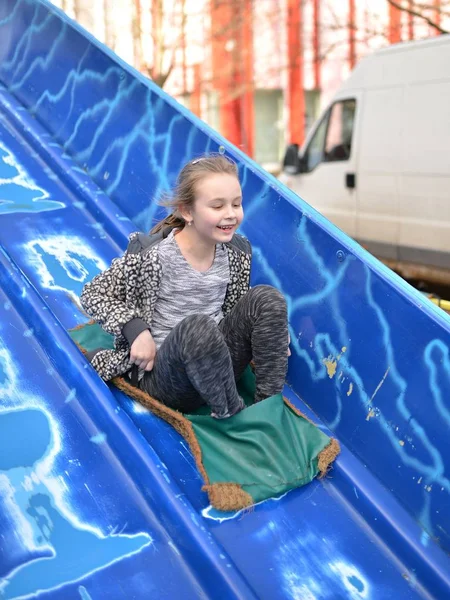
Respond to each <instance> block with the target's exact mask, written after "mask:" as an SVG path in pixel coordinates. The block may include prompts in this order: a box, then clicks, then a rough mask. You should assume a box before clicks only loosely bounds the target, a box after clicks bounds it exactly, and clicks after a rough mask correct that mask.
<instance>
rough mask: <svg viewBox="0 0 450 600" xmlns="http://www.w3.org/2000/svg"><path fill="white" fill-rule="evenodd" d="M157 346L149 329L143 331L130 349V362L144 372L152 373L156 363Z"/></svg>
mask: <svg viewBox="0 0 450 600" xmlns="http://www.w3.org/2000/svg"><path fill="white" fill-rule="evenodd" d="M155 356H156V344H155V342H154V340H153V338H152V334H151V333H150V331H149V330H148V329H145V330H144V331H142V332H141V333H140V334H139V335H138V336H137V338H136V339H135V340H134V342H133V343H132V344H131V348H130V360H131V362H132V363H134V364H135V365H137V366H138V367H139V368H140V369H143V370H144V371H151V370H152V369H153V364H154V362H155Z"/></svg>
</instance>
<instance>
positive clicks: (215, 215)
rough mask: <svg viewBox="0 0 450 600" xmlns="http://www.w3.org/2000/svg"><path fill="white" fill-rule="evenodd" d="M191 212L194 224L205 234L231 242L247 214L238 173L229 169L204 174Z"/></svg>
mask: <svg viewBox="0 0 450 600" xmlns="http://www.w3.org/2000/svg"><path fill="white" fill-rule="evenodd" d="M188 212H189V215H190V219H192V225H191V227H193V228H195V230H196V231H197V233H198V234H199V235H200V236H201V237H202V238H204V239H208V240H210V241H211V242H214V243H218V242H219V243H220V242H229V241H230V240H231V238H232V237H233V234H234V232H235V231H236V229H237V228H238V227H239V224H240V223H241V222H242V219H243V218H244V211H243V209H242V190H241V186H240V184H239V180H238V179H237V177H236V176H235V175H229V174H228V173H213V174H211V175H207V176H205V177H204V179H202V180H200V181H199V182H198V183H197V185H196V193H195V201H194V205H193V207H192V208H191V209H190V210H189V211H188ZM188 218H189V217H188Z"/></svg>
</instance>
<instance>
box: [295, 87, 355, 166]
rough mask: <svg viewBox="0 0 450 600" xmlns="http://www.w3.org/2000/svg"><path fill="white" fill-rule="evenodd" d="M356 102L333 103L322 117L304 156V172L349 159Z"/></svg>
mask: <svg viewBox="0 0 450 600" xmlns="http://www.w3.org/2000/svg"><path fill="white" fill-rule="evenodd" d="M355 114H356V100H355V99H354V98H349V99H346V100H340V101H339V102H335V103H334V104H333V105H332V106H331V107H330V109H329V110H328V111H327V112H326V114H325V115H324V117H323V119H322V121H321V123H320V124H319V126H318V127H317V129H316V132H315V133H314V135H313V137H312V138H311V140H310V142H309V144H308V147H307V148H306V151H305V154H304V163H305V166H306V169H305V170H306V171H307V172H309V171H312V170H313V169H315V168H316V167H317V165H319V164H320V163H322V162H336V161H345V160H348V159H349V158H350V155H351V149H352V138H353V126H354V122H355Z"/></svg>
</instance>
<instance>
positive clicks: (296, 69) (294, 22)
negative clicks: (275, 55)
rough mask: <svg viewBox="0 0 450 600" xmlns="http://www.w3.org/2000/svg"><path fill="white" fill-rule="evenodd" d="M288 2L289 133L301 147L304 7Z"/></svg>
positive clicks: (296, 2)
mask: <svg viewBox="0 0 450 600" xmlns="http://www.w3.org/2000/svg"><path fill="white" fill-rule="evenodd" d="M287 2H288V3H287V9H288V10H287V28H288V36H287V37H288V106H289V133H290V138H291V143H292V144H299V145H301V144H302V143H303V139H304V135H305V94H304V89H303V48H302V32H301V27H302V24H303V23H302V5H301V2H300V1H299V0H287Z"/></svg>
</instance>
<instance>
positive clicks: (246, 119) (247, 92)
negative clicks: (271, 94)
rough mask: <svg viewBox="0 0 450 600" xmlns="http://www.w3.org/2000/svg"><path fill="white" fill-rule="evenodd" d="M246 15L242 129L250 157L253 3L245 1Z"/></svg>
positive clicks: (244, 23)
mask: <svg viewBox="0 0 450 600" xmlns="http://www.w3.org/2000/svg"><path fill="white" fill-rule="evenodd" d="M243 8H244V14H243V20H242V35H241V40H242V49H241V56H243V57H244V65H243V77H242V83H243V86H244V90H243V96H242V97H241V102H242V111H241V115H242V117H243V118H242V129H243V134H244V135H243V142H244V148H243V150H244V151H245V152H246V153H247V154H248V155H249V156H253V155H254V141H255V114H254V102H253V87H254V86H253V83H254V82H253V61H254V53H253V1H252V0H245V4H244V7H243Z"/></svg>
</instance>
